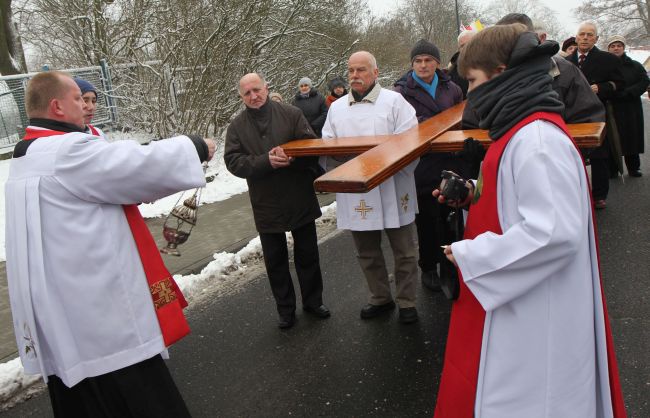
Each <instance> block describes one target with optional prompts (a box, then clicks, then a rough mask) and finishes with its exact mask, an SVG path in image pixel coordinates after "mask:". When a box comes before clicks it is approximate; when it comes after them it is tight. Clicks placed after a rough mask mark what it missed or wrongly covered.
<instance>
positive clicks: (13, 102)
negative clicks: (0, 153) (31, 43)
mask: <svg viewBox="0 0 650 418" xmlns="http://www.w3.org/2000/svg"><path fill="white" fill-rule="evenodd" d="M63 71H65V72H67V73H69V74H70V75H72V76H73V77H79V78H82V79H84V80H86V81H89V82H90V83H92V84H93V86H95V88H96V89H97V110H96V112H95V117H94V118H93V125H98V126H102V125H105V124H107V123H110V122H115V121H116V119H117V112H116V108H115V104H114V100H113V97H112V87H111V79H110V72H109V71H108V66H107V65H106V62H105V61H103V62H102V63H101V65H99V66H96V67H84V68H72V69H67V70H63ZM36 74H37V73H28V74H18V75H12V76H4V77H0V149H2V148H8V147H13V146H14V144H16V142H18V141H19V140H20V138H21V137H22V136H23V134H24V133H25V128H26V127H27V123H28V119H27V113H26V112H25V88H26V86H27V82H28V81H29V79H30V78H32V77H33V76H34V75H36Z"/></svg>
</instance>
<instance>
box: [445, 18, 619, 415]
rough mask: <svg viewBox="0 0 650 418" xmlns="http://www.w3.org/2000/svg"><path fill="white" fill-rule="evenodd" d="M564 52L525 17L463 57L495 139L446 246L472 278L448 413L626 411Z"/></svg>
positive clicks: (451, 344)
mask: <svg viewBox="0 0 650 418" xmlns="http://www.w3.org/2000/svg"><path fill="white" fill-rule="evenodd" d="M558 49H559V46H558V44H557V43H555V42H553V41H546V42H543V43H540V42H539V40H538V37H537V35H536V34H535V33H533V32H527V31H526V27H525V26H524V25H522V24H519V23H516V24H513V25H497V26H494V27H491V28H488V29H485V30H483V31H482V32H480V33H478V34H477V35H475V36H474V38H472V40H471V41H470V42H469V43H468V44H467V45H466V46H465V49H464V50H463V51H462V52H461V54H460V58H459V61H458V62H459V72H460V74H461V76H463V77H465V78H466V79H467V80H468V82H469V93H468V95H467V100H468V101H469V102H470V103H471V105H472V108H473V109H474V111H475V112H476V114H477V116H478V118H479V126H480V127H481V128H484V129H488V130H489V135H490V138H492V139H493V140H494V142H493V143H492V145H491V146H490V148H489V149H488V151H487V154H486V156H485V159H484V160H483V165H482V167H481V174H480V175H479V179H478V181H477V183H476V186H475V187H474V186H471V187H470V188H471V189H472V191H473V192H472V193H470V195H469V198H468V200H467V201H466V202H465V203H468V202H470V201H471V204H470V206H469V214H468V217H467V224H466V228H465V236H464V239H463V240H461V241H458V242H454V243H452V244H451V245H450V246H449V247H447V248H446V249H445V253H446V255H447V257H448V258H449V260H450V261H452V262H454V263H455V264H457V266H458V270H459V272H460V275H459V276H460V277H461V283H460V296H459V298H458V300H457V301H456V302H455V303H454V306H453V308H452V313H451V320H450V324H449V336H448V340H447V346H446V351H445V362H444V367H443V373H442V378H441V382H440V389H439V392H438V399H437V403H436V410H435V418H493V417H498V418H522V417H526V418H551V417H553V418H554V417H594V418H595V417H599V418H611V417H616V418H622V417H625V406H624V403H623V396H622V394H621V387H620V382H619V376H618V369H617V364H616V357H615V355H614V349H613V347H614V345H613V342H612V336H611V332H610V328H609V321H608V316H607V308H606V305H605V300H604V296H603V289H602V284H601V279H600V271H599V266H598V247H597V244H596V234H595V230H594V222H593V207H592V203H591V202H592V201H591V197H590V188H589V180H588V178H587V174H586V171H585V167H584V164H583V161H582V158H581V156H580V152H579V150H578V149H577V147H576V146H575V144H574V143H573V142H572V139H571V137H570V136H569V134H568V132H567V127H566V125H565V123H564V121H563V119H562V117H561V114H562V111H563V105H562V103H561V102H560V101H559V99H558V96H557V94H556V93H555V92H554V91H553V88H552V78H551V76H549V75H548V71H549V68H550V67H551V57H552V56H553V55H555V54H556V53H557V51H558ZM468 186H469V185H468ZM434 196H438V198H439V200H440V201H441V202H443V201H444V200H445V199H444V197H442V196H439V191H437V190H436V191H434Z"/></svg>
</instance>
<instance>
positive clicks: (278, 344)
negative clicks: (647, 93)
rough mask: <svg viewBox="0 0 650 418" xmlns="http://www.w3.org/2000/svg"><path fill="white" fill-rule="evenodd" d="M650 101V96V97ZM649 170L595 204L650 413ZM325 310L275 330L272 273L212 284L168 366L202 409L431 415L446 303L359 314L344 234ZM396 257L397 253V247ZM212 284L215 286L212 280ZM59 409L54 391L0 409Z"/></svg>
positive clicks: (330, 252) (331, 248)
mask: <svg viewBox="0 0 650 418" xmlns="http://www.w3.org/2000/svg"><path fill="white" fill-rule="evenodd" d="M646 104H647V103H646ZM642 167H644V168H646V171H645V174H646V175H645V176H644V177H642V178H639V179H632V178H629V177H627V176H626V177H625V178H624V182H623V181H622V180H621V179H617V180H613V181H612V183H611V190H610V197H609V199H608V208H607V209H606V210H604V211H600V212H598V213H597V227H598V232H599V242H600V256H601V266H602V274H603V281H604V284H605V292H606V297H607V300H608V306H609V313H610V318H611V323H612V329H613V333H614V340H615V344H616V347H617V357H618V361H619V367H620V372H621V373H620V374H621V379H622V384H623V391H624V396H625V402H626V405H627V408H628V415H629V416H630V417H632V418H636V417H638V418H644V417H648V416H650V354H649V353H650V156H649V155H648V154H646V155H645V156H644V157H643V160H642ZM320 250H321V259H322V267H323V273H324V280H325V292H324V297H325V302H326V303H327V304H328V306H329V307H330V308H331V310H332V313H333V315H332V317H331V318H330V319H328V320H315V319H312V318H310V317H306V316H305V315H304V314H303V313H302V312H299V321H298V324H297V325H296V327H294V328H293V329H291V330H289V331H286V332H282V331H279V330H278V329H277V328H276V315H275V310H274V303H273V300H272V297H271V293H270V290H269V287H268V284H267V279H266V276H265V275H264V272H263V270H262V269H260V268H251V269H250V271H249V273H248V275H249V276H250V277H249V278H252V279H251V280H247V281H246V283H245V284H242V285H241V286H233V287H231V288H229V290H227V291H223V290H215V291H213V292H206V295H205V296H204V297H202V298H201V299H200V300H198V301H196V302H195V303H194V306H193V307H192V308H191V309H190V310H189V320H190V324H191V327H192V330H193V332H192V334H191V335H190V336H189V337H188V338H186V339H185V340H183V341H182V342H180V343H179V344H177V345H176V346H174V347H173V348H172V350H171V359H170V361H169V362H168V365H169V367H170V369H171V370H172V373H173V375H174V377H175V379H176V382H177V383H178V386H179V388H180V390H181V392H182V393H183V396H184V398H185V400H186V402H187V404H188V407H189V409H190V411H191V412H192V414H193V415H194V416H195V417H265V418H266V417H314V416H327V417H372V416H378V417H431V416H432V414H433V408H434V404H435V395H436V392H437V387H438V383H439V377H440V372H441V367H442V357H443V353H444V343H445V338H446V332H447V326H448V321H449V310H450V304H449V302H447V301H446V300H445V299H444V298H443V297H442V296H441V295H440V294H432V293H430V292H428V291H426V290H423V289H419V290H418V297H419V300H418V303H417V307H418V310H419V312H420V317H421V320H420V322H419V323H418V324H415V325H401V324H399V323H398V322H397V315H396V313H393V314H392V315H389V316H387V317H385V318H381V319H377V320H372V321H362V320H361V319H359V309H360V308H361V307H362V306H363V304H364V303H365V301H366V288H365V283H364V280H363V279H362V276H361V272H360V269H359V267H358V265H357V262H356V260H355V258H354V250H353V244H352V240H351V238H350V236H349V234H348V233H346V232H343V233H335V234H333V236H331V237H330V239H328V240H326V241H324V242H323V243H321V245H320ZM389 258H390V257H389ZM215 289H216V288H215ZM3 416H6V417H26V416H35V417H50V416H52V413H51V409H50V406H49V399H48V397H47V395H46V394H41V395H37V396H35V397H34V398H33V399H31V400H29V401H28V402H25V403H23V404H20V405H18V406H16V407H15V408H13V409H11V410H9V411H6V412H4V413H3Z"/></svg>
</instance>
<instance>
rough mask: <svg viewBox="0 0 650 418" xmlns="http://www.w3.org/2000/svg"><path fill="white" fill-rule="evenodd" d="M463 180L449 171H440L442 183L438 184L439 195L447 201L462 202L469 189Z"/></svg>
mask: <svg viewBox="0 0 650 418" xmlns="http://www.w3.org/2000/svg"><path fill="white" fill-rule="evenodd" d="M466 183H467V182H466V181H465V179H463V178H462V177H461V176H459V175H458V174H456V173H453V172H451V171H446V170H443V171H442V182H441V183H440V194H441V195H443V196H444V197H445V199H447V200H456V201H458V202H464V201H465V199H467V194H468V193H469V189H468V188H467V185H466Z"/></svg>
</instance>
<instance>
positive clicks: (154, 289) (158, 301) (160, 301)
mask: <svg viewBox="0 0 650 418" xmlns="http://www.w3.org/2000/svg"><path fill="white" fill-rule="evenodd" d="M149 290H150V291H151V296H152V298H153V303H154V305H155V307H156V309H159V308H162V307H163V306H165V305H167V304H168V303H170V302H173V301H175V300H176V292H174V290H173V288H172V282H171V280H170V279H169V277H167V278H166V279H163V280H161V281H159V282H156V283H154V284H152V285H151V286H149Z"/></svg>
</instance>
